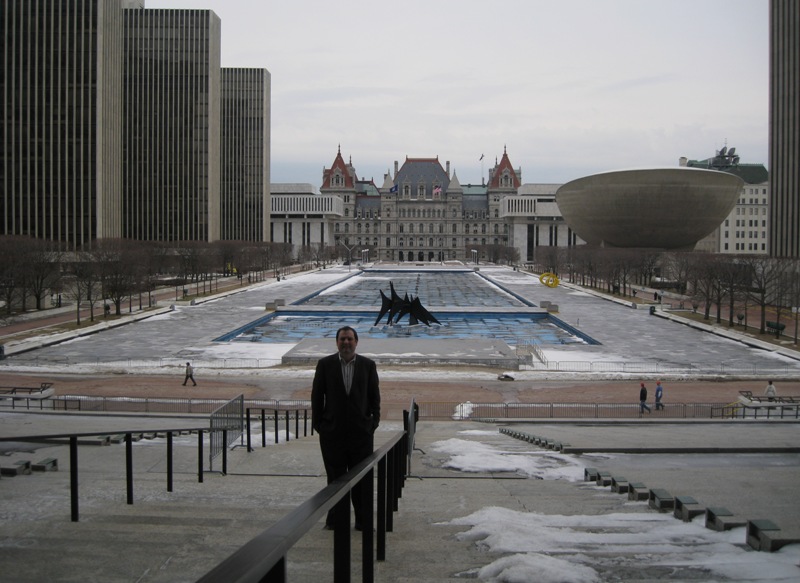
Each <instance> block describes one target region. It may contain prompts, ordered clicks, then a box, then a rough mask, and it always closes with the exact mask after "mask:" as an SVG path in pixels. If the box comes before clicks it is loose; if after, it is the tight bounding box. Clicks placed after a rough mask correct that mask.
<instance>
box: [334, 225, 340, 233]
mask: <svg viewBox="0 0 800 583" xmlns="http://www.w3.org/2000/svg"><path fill="white" fill-rule="evenodd" d="M333 232H334V233H338V232H339V223H336V224H335V225H333Z"/></svg>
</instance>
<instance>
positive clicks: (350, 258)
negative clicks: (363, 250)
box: [341, 243, 356, 272]
mask: <svg viewBox="0 0 800 583" xmlns="http://www.w3.org/2000/svg"><path fill="white" fill-rule="evenodd" d="M341 245H342V247H344V248H345V249H347V271H348V272H349V271H350V269H351V268H352V263H353V249H355V248H356V246H355V245H353V246H352V247H348V246H347V245H345V244H344V243H341Z"/></svg>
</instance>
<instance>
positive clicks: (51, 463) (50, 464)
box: [31, 457, 58, 472]
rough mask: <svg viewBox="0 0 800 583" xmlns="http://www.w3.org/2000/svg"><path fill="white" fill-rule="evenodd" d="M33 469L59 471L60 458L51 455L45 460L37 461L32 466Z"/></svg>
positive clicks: (35, 470)
mask: <svg viewBox="0 0 800 583" xmlns="http://www.w3.org/2000/svg"><path fill="white" fill-rule="evenodd" d="M31 469H32V470H33V471H34V472H57V471H58V459H57V458H54V457H49V458H45V459H43V460H39V461H38V462H36V463H35V464H33V465H32V466H31Z"/></svg>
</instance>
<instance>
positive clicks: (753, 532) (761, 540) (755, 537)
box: [747, 520, 800, 553]
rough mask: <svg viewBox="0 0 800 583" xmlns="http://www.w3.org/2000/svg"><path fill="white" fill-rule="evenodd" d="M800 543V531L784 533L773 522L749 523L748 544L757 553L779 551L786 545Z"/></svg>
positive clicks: (755, 521) (750, 521) (753, 521)
mask: <svg viewBox="0 0 800 583" xmlns="http://www.w3.org/2000/svg"><path fill="white" fill-rule="evenodd" d="M796 543H800V531H798V530H795V531H793V532H792V533H789V532H785V531H783V530H782V529H781V528H780V527H779V526H778V525H777V524H775V523H774V522H772V521H771V520H748V521H747V544H748V545H749V546H750V547H752V548H754V549H756V550H757V551H768V552H770V553H771V552H773V551H777V550H778V549H780V548H781V547H785V546H786V545H791V544H796Z"/></svg>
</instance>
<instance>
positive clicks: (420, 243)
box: [270, 148, 583, 263]
mask: <svg viewBox="0 0 800 583" xmlns="http://www.w3.org/2000/svg"><path fill="white" fill-rule="evenodd" d="M559 186H560V185H559V184H523V183H522V170H521V169H515V168H514V167H513V166H512V164H511V161H510V159H509V156H508V153H507V152H506V151H504V152H503V155H502V157H501V158H500V159H499V160H495V165H494V167H492V168H491V169H490V170H489V176H488V182H486V183H485V184H481V185H471V184H461V182H460V181H459V180H458V176H457V175H456V172H455V171H451V168H450V163H449V162H445V164H444V166H443V165H442V164H441V162H440V161H439V159H438V158H410V157H406V159H405V161H404V162H403V164H402V165H400V164H399V163H398V162H395V163H394V172H392V173H387V174H386V175H385V176H384V180H383V184H381V185H380V186H378V185H376V184H375V183H374V182H373V181H372V180H360V179H359V178H358V176H357V173H356V169H355V167H354V165H353V163H352V160H350V161H348V162H345V160H344V158H343V156H342V153H341V148H340V149H339V151H337V153H336V157H335V158H334V161H333V164H331V166H330V168H325V169H324V170H323V175H322V185H321V186H320V188H319V192H320V194H319V195H317V194H314V193H313V192H311V190H313V188H312V187H311V186H310V185H273V186H272V194H273V197H272V212H271V221H272V224H271V239H270V240H271V241H273V242H282V243H291V244H292V245H294V246H295V248H296V249H297V248H298V246H299V247H320V246H334V247H339V248H341V249H343V250H345V251H346V252H347V254H345V256H348V254H349V256H350V257H352V258H354V259H356V258H360V257H361V256H362V255H363V256H364V257H365V258H366V257H367V255H368V257H369V259H370V260H373V261H374V260H383V261H398V262H407V261H414V262H442V261H473V260H482V259H500V260H501V261H502V260H509V261H512V262H514V263H519V262H521V263H525V262H532V261H534V260H535V258H536V249H537V248H538V247H541V246H548V247H571V246H574V245H579V244H582V243H583V241H582V240H581V239H579V238H578V237H577V235H576V234H575V233H574V232H573V231H572V229H570V228H569V226H568V225H567V224H566V222H565V221H564V219H563V218H562V217H561V213H560V212H559V210H558V207H557V206H556V202H555V194H556V190H558V187H559ZM509 250H516V251H518V252H519V255H516V256H515V255H514V254H509ZM340 256H341V255H340Z"/></svg>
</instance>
